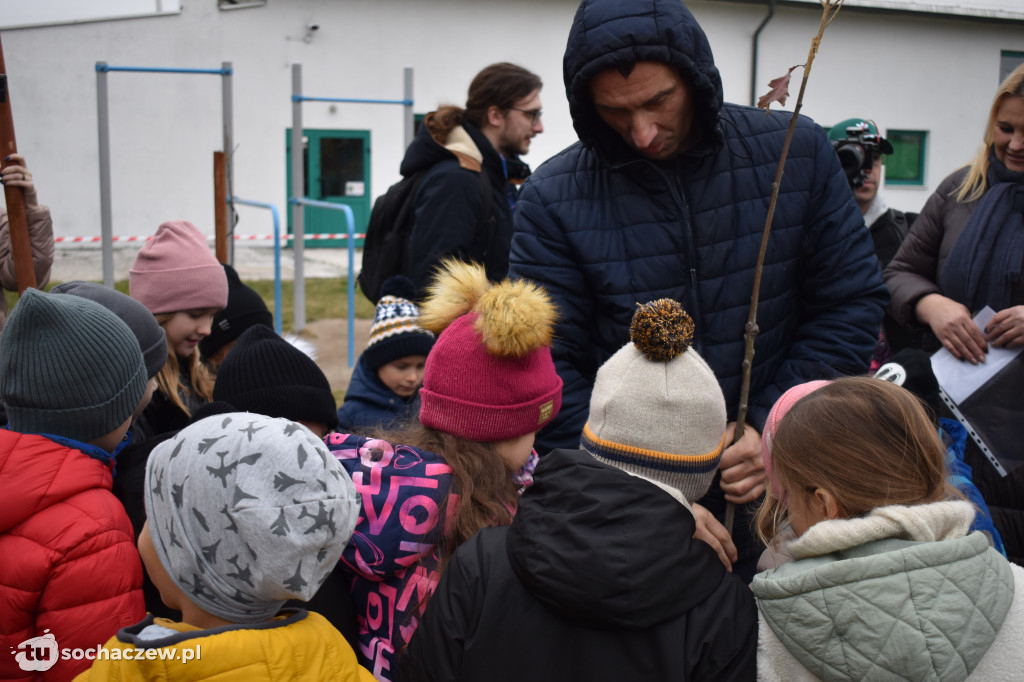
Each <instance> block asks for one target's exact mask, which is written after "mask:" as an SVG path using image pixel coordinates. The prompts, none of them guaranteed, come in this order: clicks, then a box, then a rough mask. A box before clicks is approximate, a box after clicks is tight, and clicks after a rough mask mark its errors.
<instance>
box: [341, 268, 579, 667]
mask: <svg viewBox="0 0 1024 682" xmlns="http://www.w3.org/2000/svg"><path fill="white" fill-rule="evenodd" d="M554 317H555V309H554V306H553V305H552V303H551V302H550V300H549V298H548V296H547V294H546V293H545V292H544V291H543V290H541V289H540V288H538V287H537V286H536V285H534V284H530V283H527V282H525V281H516V282H511V281H509V280H505V281H503V282H501V283H500V284H496V285H492V284H491V283H490V282H488V281H487V276H486V274H485V272H484V269H483V267H481V266H479V265H475V264H466V263H461V262H458V261H446V262H445V263H444V264H443V265H442V267H441V270H440V271H439V274H438V276H437V279H436V280H435V282H434V284H433V285H432V286H431V287H430V288H429V289H428V294H427V298H426V300H425V301H424V303H423V305H422V306H421V311H420V325H421V326H422V327H423V328H425V329H428V330H430V331H432V332H434V333H435V334H438V338H437V341H436V343H435V344H434V347H433V349H432V350H431V351H430V354H429V355H428V356H427V364H426V368H425V371H424V376H423V386H422V388H421V389H420V400H421V405H420V413H419V422H418V423H413V424H410V425H408V426H406V427H405V428H403V429H401V430H399V431H397V432H395V433H390V434H382V436H381V438H379V439H375V438H363V437H359V436H354V435H343V434H332V435H330V436H328V437H327V444H328V446H329V447H330V448H331V450H332V451H334V454H335V456H336V457H337V458H338V459H339V460H340V461H341V462H342V464H344V465H345V467H346V468H347V469H348V471H349V473H350V474H351V475H352V480H353V482H354V483H355V485H356V489H357V490H358V491H359V493H360V495H361V497H362V503H363V514H362V516H361V517H360V519H359V522H358V524H357V525H356V530H355V533H354V534H353V537H352V541H351V542H350V543H349V545H348V547H347V548H346V549H345V553H344V554H343V555H342V560H341V562H342V566H344V567H345V569H346V570H347V571H349V572H350V573H351V574H352V592H351V593H352V598H353V600H354V602H355V607H356V613H357V618H358V622H359V640H360V641H359V646H358V648H357V651H356V653H357V654H358V656H359V659H360V663H362V664H363V665H365V666H366V667H368V668H369V669H370V670H371V671H372V672H373V674H374V676H375V677H377V679H379V680H393V679H394V673H393V671H394V669H395V661H396V655H398V654H400V652H401V650H402V648H403V647H404V646H405V644H406V643H407V642H408V641H409V638H410V637H411V636H412V633H413V632H414V631H415V629H416V625H417V623H418V619H419V616H420V615H421V614H422V613H423V609H424V608H426V605H427V602H428V600H429V599H430V596H431V595H432V594H433V592H434V588H435V587H436V586H437V581H438V579H439V578H440V575H441V571H443V570H444V566H445V564H446V563H447V561H448V559H449V558H450V557H451V555H452V553H453V552H454V551H455V550H456V548H458V546H459V545H460V544H462V543H463V542H465V541H466V540H468V539H469V538H470V537H472V536H473V534H474V533H476V532H477V531H478V530H480V529H481V528H485V527H488V526H498V525H505V524H508V523H510V522H511V520H512V516H513V514H514V513H515V509H516V506H517V504H518V498H519V493H521V492H522V490H523V489H524V488H525V487H526V486H527V485H529V484H530V483H531V482H532V472H533V467H534V465H535V464H536V460H537V454H536V453H535V452H534V451H533V441H534V435H535V434H536V432H537V431H538V430H539V429H540V428H541V427H543V426H544V425H545V424H547V423H548V422H550V421H551V420H552V419H553V418H554V416H555V415H556V414H558V410H559V408H560V407H561V403H562V380H561V379H560V378H559V377H558V375H557V374H556V373H555V367H554V363H553V362H552V360H551V352H550V349H549V346H550V344H551V336H552V328H553V324H554Z"/></svg>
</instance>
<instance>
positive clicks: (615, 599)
mask: <svg viewBox="0 0 1024 682" xmlns="http://www.w3.org/2000/svg"><path fill="white" fill-rule="evenodd" d="M694 528H695V524H694V520H693V515H692V514H691V513H690V511H689V510H688V509H687V508H686V507H684V506H683V505H682V504H680V503H679V502H678V501H676V500H675V499H674V498H673V497H672V496H671V495H669V494H668V493H667V492H665V491H663V490H661V489H660V488H658V487H657V486H656V485H654V484H652V483H650V482H648V481H646V480H643V479H640V478H637V477H635V476H630V475H629V474H627V473H625V472H624V471H620V470H619V469H616V468H614V467H611V466H608V465H605V464H602V463H600V462H598V461H597V460H595V459H594V458H593V457H591V456H590V455H589V454H587V453H586V452H584V451H582V450H554V451H552V452H550V453H548V454H547V455H546V456H544V457H542V458H541V461H540V464H539V465H538V466H537V470H536V472H535V478H534V484H533V485H532V486H531V487H530V488H528V489H527V490H526V492H525V493H523V497H522V499H521V500H520V503H519V510H518V511H517V512H516V516H515V519H514V520H513V521H512V525H511V526H510V528H509V532H508V544H507V547H508V555H509V561H510V562H511V564H512V569H513V570H514V571H515V573H516V575H517V576H518V577H519V579H520V580H521V581H522V582H523V584H524V585H525V586H526V587H527V589H529V590H530V591H531V592H532V593H533V594H534V595H535V596H536V597H537V598H538V599H539V600H540V601H542V602H543V603H545V604H547V605H548V606H549V607H551V608H553V609H554V610H556V611H557V612H559V613H560V614H562V615H564V616H565V617H567V618H569V619H572V620H576V621H579V622H585V623H587V624H588V625H590V626H593V625H595V624H599V625H602V626H606V627H615V628H639V629H642V628H650V627H654V626H656V625H659V624H660V623H663V622H665V621H668V620H670V619H673V618H678V617H679V616H681V615H683V614H685V613H687V612H688V611H689V610H690V609H692V608H693V607H694V606H695V605H696V604H698V603H700V602H701V601H703V600H704V599H706V598H707V595H708V594H709V593H710V592H712V591H713V590H714V589H715V588H717V587H718V585H719V583H720V582H721V581H722V579H723V577H724V576H725V575H726V572H725V568H724V567H723V566H722V564H721V563H720V562H719V560H718V557H717V556H716V555H715V553H714V552H713V551H712V550H711V548H710V547H708V546H707V545H705V544H704V543H703V542H701V541H699V540H694V539H693V533H694Z"/></svg>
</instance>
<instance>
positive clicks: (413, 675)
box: [401, 450, 757, 682]
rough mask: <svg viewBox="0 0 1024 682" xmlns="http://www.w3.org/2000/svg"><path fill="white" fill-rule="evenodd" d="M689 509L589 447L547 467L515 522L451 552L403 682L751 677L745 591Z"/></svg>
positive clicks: (749, 600)
mask: <svg viewBox="0 0 1024 682" xmlns="http://www.w3.org/2000/svg"><path fill="white" fill-rule="evenodd" d="M694 528H695V526H694V519H693V515H692V513H691V512H690V511H689V510H688V509H687V507H686V506H684V504H681V503H680V502H679V501H677V500H676V499H674V498H673V497H672V496H671V495H670V494H669V493H667V492H665V491H664V490H662V489H660V488H658V487H656V486H655V485H653V484H652V483H650V482H648V481H646V480H643V479H641V478H638V477H634V476H630V475H629V474H627V473H625V472H624V471H621V470H619V469H616V468H614V467H610V466H608V465H605V464H602V463H600V462H598V461H596V460H595V459H594V458H593V457H591V456H590V455H589V454H587V453H586V452H583V451H581V450H554V451H552V452H550V453H548V454H547V455H546V456H545V457H544V458H543V459H542V460H541V462H540V464H539V465H538V467H537V471H536V474H535V480H534V484H533V486H531V487H530V488H529V489H528V490H527V491H526V492H525V493H524V494H523V497H522V500H521V501H520V504H519V510H518V511H517V513H516V517H515V519H514V520H513V522H512V525H511V526H507V527H504V528H487V529H484V530H482V531H480V532H479V533H477V534H476V535H475V536H474V537H473V538H472V539H470V540H469V541H468V542H466V543H465V544H464V545H463V546H462V547H460V548H459V550H458V551H457V552H456V553H455V556H454V558H453V559H452V561H451V563H450V564H449V566H448V568H447V569H446V570H445V573H444V575H443V576H442V577H441V583H440V585H439V586H438V590H437V592H436V593H435V594H434V597H433V599H432V600H431V602H430V605H429V606H428V607H427V610H426V613H425V614H424V616H423V621H422V623H421V624H420V626H419V628H418V629H417V631H416V635H415V636H414V637H413V638H412V641H411V642H410V644H409V648H408V650H407V652H406V655H405V656H404V657H403V658H402V659H401V670H402V673H403V675H402V679H403V680H453V681H454V680H489V681H490V682H500V681H502V680H509V681H512V680H651V681H652V682H654V681H658V682H660V681H662V680H752V679H753V678H754V667H755V652H756V642H757V640H756V621H757V619H756V609H755V607H754V603H753V597H752V595H751V594H750V591H749V590H748V588H747V586H746V585H745V584H744V583H743V582H742V581H740V580H739V579H738V578H736V577H735V576H733V575H730V574H728V573H726V571H725V568H724V567H723V566H722V564H721V562H720V561H719V559H718V557H717V556H716V555H715V553H714V551H712V550H711V548H710V547H709V546H707V545H706V544H704V543H703V542H701V541H699V540H695V539H694V538H693V533H694Z"/></svg>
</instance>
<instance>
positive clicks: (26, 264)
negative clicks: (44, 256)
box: [0, 43, 36, 296]
mask: <svg viewBox="0 0 1024 682" xmlns="http://www.w3.org/2000/svg"><path fill="white" fill-rule="evenodd" d="M17 151H18V144H17V143H16V142H15V139H14V117H13V115H12V114H11V93H10V88H9V87H8V82H7V67H6V65H5V64H4V48H3V44H2V43H0V158H3V159H7V158H8V157H9V156H10V155H11V154H14V153H16V152H17ZM9 165H10V164H9V163H8V162H7V161H6V160H5V161H3V165H2V166H0V167H2V168H6V167H7V166H9ZM4 198H5V199H6V200H7V225H8V230H9V231H10V239H11V253H12V254H13V255H14V276H15V279H17V281H18V295H19V296H20V295H21V294H23V293H25V289H29V288H34V287H35V286H36V271H35V267H34V266H33V265H32V242H31V241H30V240H29V237H28V219H27V218H26V217H25V190H24V189H22V188H21V187H8V186H6V185H5V186H4Z"/></svg>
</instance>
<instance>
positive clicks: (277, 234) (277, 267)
mask: <svg viewBox="0 0 1024 682" xmlns="http://www.w3.org/2000/svg"><path fill="white" fill-rule="evenodd" d="M232 201H234V202H235V203H236V204H241V205H243V206H256V207H257V208H269V209H270V212H271V214H273V216H274V331H275V332H277V333H278V334H280V333H281V218H280V217H279V216H278V213H277V206H274V205H273V204H267V203H264V202H262V201H249V200H247V199H239V198H238V197H230V198H229V199H228V203H229V204H230V203H231V202H232ZM346 208H347V207H346Z"/></svg>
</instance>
